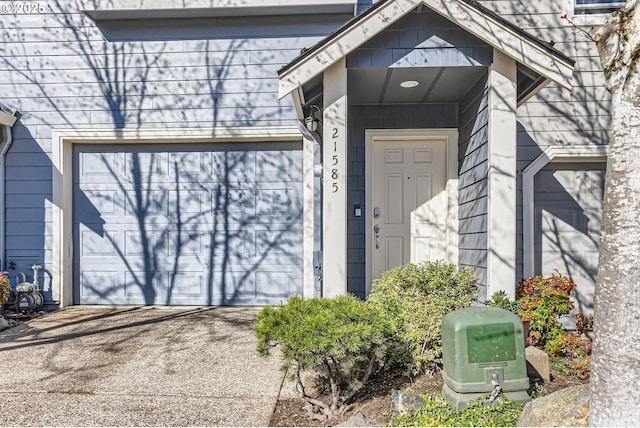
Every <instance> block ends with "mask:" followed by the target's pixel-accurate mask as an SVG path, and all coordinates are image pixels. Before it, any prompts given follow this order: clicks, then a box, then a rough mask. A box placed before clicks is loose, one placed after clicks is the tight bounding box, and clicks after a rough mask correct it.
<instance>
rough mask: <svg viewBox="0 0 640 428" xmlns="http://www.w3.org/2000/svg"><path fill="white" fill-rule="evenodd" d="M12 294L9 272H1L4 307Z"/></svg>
mask: <svg viewBox="0 0 640 428" xmlns="http://www.w3.org/2000/svg"><path fill="white" fill-rule="evenodd" d="M10 292H11V282H10V281H9V277H8V276H7V272H0V305H4V304H5V303H7V300H9V293H10Z"/></svg>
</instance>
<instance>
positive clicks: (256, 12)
mask: <svg viewBox="0 0 640 428" xmlns="http://www.w3.org/2000/svg"><path fill="white" fill-rule="evenodd" d="M82 6H83V7H82V11H83V12H84V13H86V14H87V15H89V17H91V19H93V20H95V21H101V20H107V19H141V18H191V17H208V16H209V17H223V16H262V15H265V14H268V15H288V14H298V13H302V14H306V13H309V14H314V13H349V14H354V13H355V11H356V7H357V0H257V1H249V0H191V1H189V2H188V4H185V2H184V0H139V1H137V2H133V1H132V0H113V1H110V2H104V1H98V0H85V1H84V2H83V5H82Z"/></svg>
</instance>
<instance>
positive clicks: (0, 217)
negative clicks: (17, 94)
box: [0, 104, 16, 270]
mask: <svg viewBox="0 0 640 428" xmlns="http://www.w3.org/2000/svg"><path fill="white" fill-rule="evenodd" d="M15 123H16V116H15V112H11V111H10V110H9V109H8V108H6V107H5V106H4V105H2V104H0V132H1V133H2V139H0V270H5V269H6V266H5V263H6V261H5V256H6V254H5V252H6V248H5V247H6V229H5V228H6V223H7V221H6V215H5V190H6V187H5V165H6V164H5V159H6V155H7V152H8V151H9V147H10V146H11V142H12V141H13V137H12V134H11V127H12V126H13V125H14V124H15Z"/></svg>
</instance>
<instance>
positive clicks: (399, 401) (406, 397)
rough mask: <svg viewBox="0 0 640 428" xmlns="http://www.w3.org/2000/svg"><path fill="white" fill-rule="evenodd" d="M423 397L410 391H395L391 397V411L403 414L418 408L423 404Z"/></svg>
mask: <svg viewBox="0 0 640 428" xmlns="http://www.w3.org/2000/svg"><path fill="white" fill-rule="evenodd" d="M425 404H426V403H425V401H424V399H423V398H422V397H421V396H420V395H418V394H414V393H412V392H406V391H396V392H395V393H394V394H393V398H391V413H392V414H394V415H399V414H405V413H408V412H410V411H411V410H413V409H418V408H420V407H423V406H424V405H425Z"/></svg>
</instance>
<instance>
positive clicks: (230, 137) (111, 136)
mask: <svg viewBox="0 0 640 428" xmlns="http://www.w3.org/2000/svg"><path fill="white" fill-rule="evenodd" d="M270 141H274V142H275V141H300V142H302V156H303V158H302V163H303V168H304V169H303V178H302V180H303V207H304V208H303V235H304V236H303V262H302V263H303V273H302V275H303V284H302V289H303V294H304V297H313V290H314V278H313V239H314V236H313V221H314V219H313V168H310V167H309V166H310V165H313V141H312V140H310V139H307V138H304V137H303V134H302V133H301V132H300V130H299V129H298V127H293V126H279V127H278V126H274V127H244V128H242V127H238V128H209V129H202V128H200V129H195V128H166V129H86V130H83V129H54V130H53V132H52V146H53V147H52V153H51V162H52V164H53V169H52V187H53V188H52V194H53V195H52V196H53V204H52V211H53V212H52V226H53V246H52V247H53V248H52V266H51V271H52V276H53V281H54V283H55V284H56V286H54V288H53V299H54V300H56V301H58V302H59V305H60V307H65V306H69V305H72V304H73V215H72V213H73V200H72V195H73V192H72V189H73V182H72V181H73V180H72V177H73V145H74V144H76V143H81V144H153V143H155V144H158V143H185V144H186V143H223V142H233V143H238V144H242V143H247V142H265V143H268V142H270ZM309 184H311V185H309Z"/></svg>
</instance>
